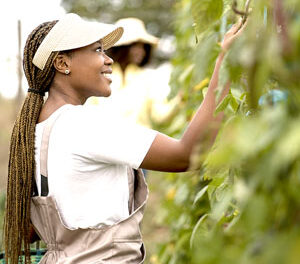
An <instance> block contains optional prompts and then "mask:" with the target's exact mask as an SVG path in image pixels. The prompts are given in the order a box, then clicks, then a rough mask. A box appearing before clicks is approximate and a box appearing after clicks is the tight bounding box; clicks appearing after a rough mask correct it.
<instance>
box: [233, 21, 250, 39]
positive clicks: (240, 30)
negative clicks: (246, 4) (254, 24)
mask: <svg viewBox="0 0 300 264" xmlns="http://www.w3.org/2000/svg"><path fill="white" fill-rule="evenodd" d="M247 25H248V19H246V21H245V22H244V23H243V24H241V27H240V28H239V30H238V31H237V32H236V33H235V35H238V36H239V35H241V34H242V33H243V32H244V30H245V28H246V27H247Z"/></svg>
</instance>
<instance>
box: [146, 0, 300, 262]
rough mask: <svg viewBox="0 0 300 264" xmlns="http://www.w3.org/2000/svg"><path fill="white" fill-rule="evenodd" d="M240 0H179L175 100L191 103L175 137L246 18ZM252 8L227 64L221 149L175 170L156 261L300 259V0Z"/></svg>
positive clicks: (198, 154)
mask: <svg viewBox="0 0 300 264" xmlns="http://www.w3.org/2000/svg"><path fill="white" fill-rule="evenodd" d="M245 2H246V1H238V9H239V10H243V8H244V5H245ZM231 5H232V1H214V0H203V1H194V0H180V1H177V2H176V12H175V15H176V19H175V35H176V45H177V49H176V54H175V57H174V58H173V60H172V62H173V65H174V71H173V74H172V79H171V85H172V93H171V94H170V97H173V96H174V95H176V94H177V93H178V92H181V93H182V94H183V98H184V104H185V107H184V110H183V111H181V113H180V117H178V120H179V119H180V120H181V121H180V122H179V123H178V122H177V120H175V123H177V124H178V125H177V126H176V127H174V125H173V124H171V125H170V126H169V127H168V128H167V129H165V131H166V132H167V133H168V134H170V135H173V136H179V135H181V134H182V132H183V131H184V129H185V124H186V123H187V122H188V121H189V120H190V119H191V117H192V116H193V114H194V112H195V110H196V109H197V106H198V105H199V103H200V102H201V100H202V99H203V96H204V95H205V93H206V90H207V86H208V84H209V78H210V76H211V74H212V71H213V67H214V63H215V59H216V57H217V55H218V53H219V51H220V44H219V43H220V41H221V40H222V38H223V36H224V33H225V32H226V30H227V29H228V28H230V26H231V25H232V24H233V23H235V22H236V20H237V18H238V16H237V15H236V14H235V13H234V12H233V11H232V8H231ZM251 8H252V12H251V15H250V19H249V21H248V26H247V29H246V31H245V32H244V34H243V35H242V36H241V37H240V38H239V39H238V40H237V41H236V42H235V43H234V45H233V47H232V48H231V50H230V51H229V52H228V54H227V55H226V57H225V59H224V62H223V65H222V68H221V70H220V76H219V87H220V88H219V90H221V89H222V87H223V85H224V84H225V83H226V82H227V81H228V80H231V82H232V84H231V91H230V93H229V95H228V96H227V97H225V98H224V100H223V101H222V102H221V103H220V105H219V106H218V107H217V111H225V119H224V122H223V125H222V129H221V131H220V133H219V135H218V137H217V140H216V142H215V143H214V146H213V148H212V149H211V150H207V149H205V148H203V147H201V146H198V147H197V148H196V149H195V151H194V154H193V157H192V160H193V161H192V165H191V169H192V171H190V172H188V173H185V174H183V175H181V174H180V175H178V174H173V173H172V174H168V175H167V176H166V180H165V181H166V182H167V183H168V184H166V188H167V191H166V198H165V199H164V200H163V204H162V206H161V208H160V209H159V212H158V214H159V215H160V216H161V218H162V219H161V221H162V222H163V223H165V224H167V225H169V227H170V238H169V240H168V241H167V242H164V243H161V244H160V245H158V246H157V252H156V253H155V254H154V255H153V256H152V257H151V259H150V262H151V263H156V264H158V263H195V264H196V263H197V264H201V263H205V264H209V263H212V264H216V263H222V264H224V263H243V264H244V263H288V264H294V263H295V264H296V263H299V259H300V192H299V189H300V90H299V87H300V79H299V76H300V37H299V36H300V3H299V1H294V0H289V1H280V0H274V1H267V0H261V1H252V2H251ZM212 10H214V11H215V12H213V11H212ZM170 127H173V128H174V129H170Z"/></svg>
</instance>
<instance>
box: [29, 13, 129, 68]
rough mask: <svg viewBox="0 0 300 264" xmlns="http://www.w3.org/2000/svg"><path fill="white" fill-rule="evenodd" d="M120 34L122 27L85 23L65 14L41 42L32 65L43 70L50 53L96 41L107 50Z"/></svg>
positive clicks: (78, 18) (74, 16) (76, 16)
mask: <svg viewBox="0 0 300 264" xmlns="http://www.w3.org/2000/svg"><path fill="white" fill-rule="evenodd" d="M122 34H123V28H122V27H117V26H115V25H112V24H105V23H99V22H90V21H85V20H83V19H81V18H80V17H79V16H78V15H76V14H67V15H66V16H65V17H64V18H63V19H61V20H59V21H58V22H57V23H56V24H55V26H54V27H53V28H52V29H51V30H50V32H49V33H48V35H47V36H46V37H45V39H44V40H43V41H42V43H41V45H40V46H39V48H38V49H37V51H36V53H35V55H34V58H33V64H34V65H35V66H37V67H38V68H39V69H41V70H43V69H44V67H45V65H46V62H47V60H48V58H49V56H50V54H51V52H53V51H63V50H71V49H76V48H81V47H85V46H87V45H90V44H92V43H94V42H96V41H98V40H102V43H103V48H104V49H109V48H110V47H112V46H113V45H114V44H115V43H116V42H117V41H118V40H119V39H120V38H121V36H122Z"/></svg>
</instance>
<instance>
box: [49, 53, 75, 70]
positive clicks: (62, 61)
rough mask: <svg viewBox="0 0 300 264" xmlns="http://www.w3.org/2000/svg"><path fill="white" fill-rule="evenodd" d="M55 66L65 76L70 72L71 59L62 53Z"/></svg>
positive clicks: (55, 61) (54, 63) (57, 57)
mask: <svg viewBox="0 0 300 264" xmlns="http://www.w3.org/2000/svg"><path fill="white" fill-rule="evenodd" d="M53 66H54V68H55V69H56V70H57V71H58V72H60V73H63V74H65V72H66V70H69V71H70V66H71V59H70V57H69V56H68V55H67V54H64V53H60V54H58V55H57V56H56V58H55V60H54V62H53Z"/></svg>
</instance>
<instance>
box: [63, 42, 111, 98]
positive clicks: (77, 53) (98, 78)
mask: <svg viewBox="0 0 300 264" xmlns="http://www.w3.org/2000/svg"><path fill="white" fill-rule="evenodd" d="M70 61H71V65H70V72H71V73H70V75H69V77H70V82H71V85H72V87H74V88H75V89H76V91H78V92H79V93H80V94H81V95H82V96H84V97H86V98H88V97H90V96H104V97H107V96H110V94H111V89H110V84H111V82H112V80H111V78H110V74H111V73H112V69H111V65H112V64H113V60H112V59H111V58H110V57H108V56H107V55H106V54H105V53H104V51H103V49H102V44H101V42H100V41H99V42H98V41H97V42H95V43H93V44H91V45H88V46H86V47H82V48H79V49H75V50H74V51H73V52H72V54H71V60H70Z"/></svg>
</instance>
